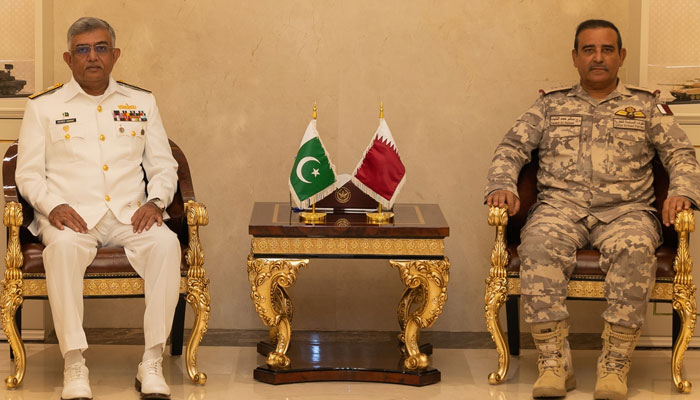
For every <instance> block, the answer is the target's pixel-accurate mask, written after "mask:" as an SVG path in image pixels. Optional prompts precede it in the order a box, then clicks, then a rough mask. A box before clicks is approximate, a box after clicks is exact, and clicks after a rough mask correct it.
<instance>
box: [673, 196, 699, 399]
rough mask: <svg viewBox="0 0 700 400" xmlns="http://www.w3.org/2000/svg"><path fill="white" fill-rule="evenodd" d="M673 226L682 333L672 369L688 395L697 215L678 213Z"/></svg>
mask: <svg viewBox="0 0 700 400" xmlns="http://www.w3.org/2000/svg"><path fill="white" fill-rule="evenodd" d="M674 227H675V229H676V232H678V253H676V258H675V260H674V261H673V269H674V270H675V271H676V276H675V278H674V279H673V309H674V310H676V311H677V312H678V314H679V315H680V316H681V331H680V333H679V334H678V341H676V346H675V347H674V348H673V356H672V358H671V368H672V373H673V384H674V385H675V386H676V389H678V391H679V392H681V393H689V392H690V389H691V387H692V384H691V383H690V382H689V381H687V380H685V379H683V356H684V355H685V351H686V350H687V349H688V344H689V343H690V339H692V337H693V334H694V332H695V319H696V318H697V317H696V312H697V304H696V302H695V290H696V288H695V284H694V283H693V276H692V275H691V272H692V270H693V260H692V258H691V257H690V251H689V249H688V240H689V236H690V232H693V231H694V230H695V216H694V215H693V211H692V210H684V211H681V212H680V213H678V214H676V219H675V221H674Z"/></svg>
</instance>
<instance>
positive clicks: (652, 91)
mask: <svg viewBox="0 0 700 400" xmlns="http://www.w3.org/2000/svg"><path fill="white" fill-rule="evenodd" d="M625 87H626V88H627V89H632V90H639V91H640V92H647V93H649V94H650V95H652V96H656V95H657V94H659V93H661V92H660V91H658V90H651V89H647V88H643V87H639V86H632V85H625Z"/></svg>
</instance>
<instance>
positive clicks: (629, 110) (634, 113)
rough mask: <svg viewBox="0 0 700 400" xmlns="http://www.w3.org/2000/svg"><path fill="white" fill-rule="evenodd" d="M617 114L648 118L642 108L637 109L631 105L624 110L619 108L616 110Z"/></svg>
mask: <svg viewBox="0 0 700 400" xmlns="http://www.w3.org/2000/svg"><path fill="white" fill-rule="evenodd" d="M615 115H619V116H622V117H627V118H646V115H644V113H643V112H642V111H640V110H637V109H636V108H634V107H632V106H630V107H626V108H624V109H622V110H617V111H616V112H615Z"/></svg>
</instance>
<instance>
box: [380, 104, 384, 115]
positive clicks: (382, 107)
mask: <svg viewBox="0 0 700 400" xmlns="http://www.w3.org/2000/svg"><path fill="white" fill-rule="evenodd" d="M379 118H384V102H382V101H380V102H379Z"/></svg>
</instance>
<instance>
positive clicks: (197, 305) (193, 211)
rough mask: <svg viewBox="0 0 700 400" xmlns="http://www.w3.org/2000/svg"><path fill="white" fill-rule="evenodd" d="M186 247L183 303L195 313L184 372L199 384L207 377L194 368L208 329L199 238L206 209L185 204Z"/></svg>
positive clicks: (206, 217) (205, 221)
mask: <svg viewBox="0 0 700 400" xmlns="http://www.w3.org/2000/svg"><path fill="white" fill-rule="evenodd" d="M185 213H186V214H187V228H188V233H189V246H188V249H187V253H186V255H185V260H186V261H187V266H188V270H187V294H186V297H185V298H186V300H187V302H188V303H189V304H190V305H191V306H192V308H193V310H194V313H195V322H194V327H193V328H192V335H191V336H190V339H189V341H188V342H187V360H186V364H187V373H188V375H189V377H190V379H192V381H193V382H194V383H197V384H200V385H203V384H204V383H206V381H207V375H206V374H205V373H204V372H200V371H199V370H198V369H197V349H198V348H199V343H200V342H201V341H202V338H203V337H204V334H205V333H206V332H207V329H208V326H209V313H210V311H211V303H210V297H209V278H207V277H206V271H205V270H204V251H203V250H202V243H201V241H200V239H199V227H200V226H205V225H207V224H209V214H208V213H207V208H206V207H205V206H204V204H202V203H198V202H195V201H192V200H190V201H188V202H187V203H186V204H185Z"/></svg>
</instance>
